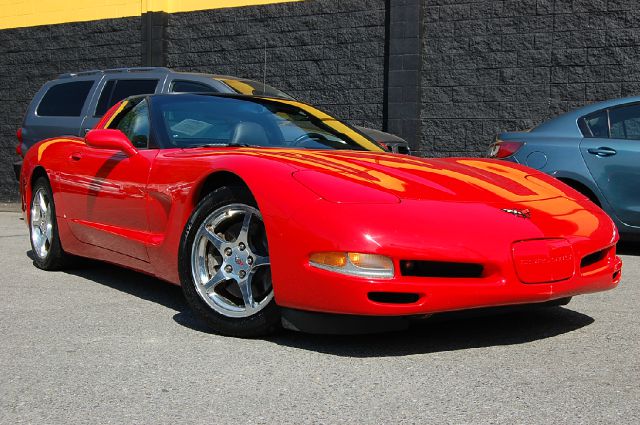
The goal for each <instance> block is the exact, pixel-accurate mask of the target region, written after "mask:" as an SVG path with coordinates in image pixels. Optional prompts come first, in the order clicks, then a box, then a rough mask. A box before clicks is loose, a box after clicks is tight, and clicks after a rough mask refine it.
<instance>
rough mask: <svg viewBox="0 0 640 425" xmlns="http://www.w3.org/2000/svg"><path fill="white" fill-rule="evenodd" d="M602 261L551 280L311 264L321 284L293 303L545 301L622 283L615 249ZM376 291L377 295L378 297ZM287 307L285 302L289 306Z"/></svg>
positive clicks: (351, 309)
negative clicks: (348, 270) (368, 274)
mask: <svg viewBox="0 0 640 425" xmlns="http://www.w3.org/2000/svg"><path fill="white" fill-rule="evenodd" d="M608 251H609V253H608V254H607V256H606V257H605V258H603V259H602V260H600V262H599V263H598V264H595V265H591V266H589V267H580V264H579V263H580V259H577V263H576V270H575V272H574V273H573V275H572V276H571V277H570V278H568V279H564V280H560V281H557V282H552V283H523V282H522V281H520V280H519V279H518V277H517V276H516V275H515V273H514V272H513V270H511V271H510V270H506V271H505V270H502V271H499V270H494V271H493V272H492V273H490V274H489V275H486V276H483V277H480V278H426V277H425V278H420V277H396V278H394V279H390V280H387V281H384V280H375V281H374V280H364V279H358V278H351V277H345V276H342V275H336V274H335V273H332V272H328V271H324V270H320V269H314V268H312V267H308V270H307V271H308V273H306V278H307V279H308V280H307V283H308V284H309V285H310V286H312V287H315V288H322V289H321V290H320V289H319V290H318V291H316V292H315V293H314V294H308V295H307V297H305V301H304V303H303V304H298V305H290V306H289V307H293V308H297V309H301V310H311V311H322V312H330V313H340V314H356V315H383V316H406V315H422V314H432V313H440V312H446V311H456V310H466V309H475V308H483V307H498V306H505V305H515V304H532V303H544V302H547V301H552V300H557V299H561V298H567V297H572V296H575V295H579V294H587V293H592V292H599V291H606V290H609V289H613V288H615V287H616V286H617V285H618V283H619V282H620V278H621V269H622V261H621V260H620V258H619V257H618V256H616V255H615V248H613V247H612V248H610V249H609V250H608ZM372 294H377V295H378V297H377V298H376V301H374V300H372V299H371V298H372ZM379 294H405V295H411V296H414V297H416V298H417V299H415V300H413V301H412V300H411V297H406V299H407V300H409V301H410V302H402V303H398V302H397V300H398V299H399V298H398V297H395V296H393V295H392V296H389V297H388V300H389V301H388V302H386V301H385V302H380V301H377V299H378V298H380V297H379ZM285 306H286V305H285Z"/></svg>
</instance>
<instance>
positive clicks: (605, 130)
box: [580, 110, 609, 138]
mask: <svg viewBox="0 0 640 425" xmlns="http://www.w3.org/2000/svg"><path fill="white" fill-rule="evenodd" d="M580 121H581V122H580V124H581V125H580V129H581V130H582V133H583V136H584V137H600V138H607V137H609V119H608V116H607V111H606V110H604V111H599V112H596V113H595V114H591V115H587V116H586V117H584V118H582V119H581V120H580Z"/></svg>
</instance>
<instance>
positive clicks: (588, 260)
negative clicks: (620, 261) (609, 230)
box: [580, 249, 608, 268]
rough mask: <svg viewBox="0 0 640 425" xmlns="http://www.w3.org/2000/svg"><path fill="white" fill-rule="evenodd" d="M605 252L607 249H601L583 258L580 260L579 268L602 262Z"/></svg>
mask: <svg viewBox="0 0 640 425" xmlns="http://www.w3.org/2000/svg"><path fill="white" fill-rule="evenodd" d="M607 251H608V249H603V250H601V251H597V252H594V253H593V254H589V255H587V256H585V257H583V258H582V260H580V268H585V267H589V266H592V265H594V264H596V263H598V262H600V261H602V260H604V259H605V257H606V256H607Z"/></svg>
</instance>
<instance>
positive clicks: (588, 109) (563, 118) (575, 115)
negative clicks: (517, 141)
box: [531, 96, 640, 137]
mask: <svg viewBox="0 0 640 425" xmlns="http://www.w3.org/2000/svg"><path fill="white" fill-rule="evenodd" d="M636 102H640V96H631V97H624V98H618V99H610V100H605V101H603V102H596V103H591V104H589V105H586V106H583V107H580V108H577V109H574V110H572V111H569V112H566V113H564V114H562V115H559V116H557V117H555V118H552V119H550V120H549V121H545V122H543V123H542V124H540V125H538V126H537V127H535V128H533V129H532V130H531V132H535V133H554V134H557V133H566V134H567V135H576V136H580V137H581V136H582V133H581V132H580V129H579V128H578V120H579V119H580V118H581V117H583V116H585V115H589V114H592V113H594V112H597V111H600V110H602V109H607V108H612V107H615V106H620V105H625V104H629V103H636Z"/></svg>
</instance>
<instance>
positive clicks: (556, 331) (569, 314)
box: [269, 307, 594, 358]
mask: <svg viewBox="0 0 640 425" xmlns="http://www.w3.org/2000/svg"><path fill="white" fill-rule="evenodd" d="M593 322H594V319H593V318H591V317H590V316H587V315H586V314H582V313H578V312H576V311H573V310H570V309H568V308H563V307H546V308H540V309H526V310H523V311H512V312H508V313H499V312H493V313H492V312H488V311H484V312H478V313H470V314H465V313H460V314H443V315H439V316H438V315H435V316H433V317H431V318H429V319H425V320H422V321H420V322H419V323H414V324H412V325H411V326H410V327H409V329H407V330H405V331H399V332H389V333H384V334H369V335H348V336H347V335H341V336H335V335H311V334H303V333H298V332H291V331H285V332H282V333H280V334H278V335H275V336H273V337H271V338H269V340H270V341H272V342H273V343H276V344H279V345H283V346H287V347H293V348H298V349H303V350H309V351H316V352H321V353H325V354H332V355H336V356H345V357H361V358H365V357H397V356H408V355H413V354H429V353H437V352H442V351H457V350H466V349H470V348H482V347H492V346H500V345H517V344H525V343H528V342H532V341H537V340H541V339H545V338H552V337H555V336H558V335H562V334H565V333H568V332H572V331H575V330H577V329H580V328H582V327H585V326H588V325H590V324H591V323H593Z"/></svg>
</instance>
